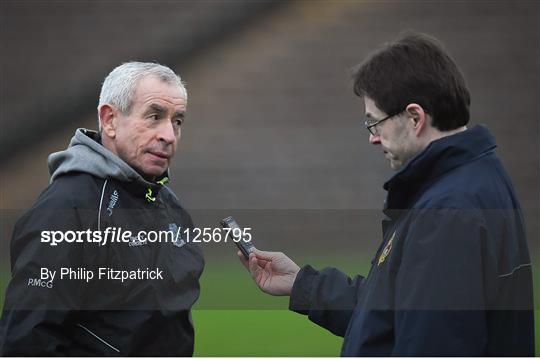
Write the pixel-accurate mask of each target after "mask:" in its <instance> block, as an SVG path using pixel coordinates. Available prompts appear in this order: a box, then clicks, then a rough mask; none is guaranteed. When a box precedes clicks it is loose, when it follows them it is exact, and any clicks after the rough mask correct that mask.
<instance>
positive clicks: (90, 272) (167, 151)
mask: <svg viewBox="0 0 540 359" xmlns="http://www.w3.org/2000/svg"><path fill="white" fill-rule="evenodd" d="M186 105H187V92H186V89H185V87H184V85H183V83H182V81H181V79H180V77H178V76H177V75H176V74H175V73H174V72H173V71H172V70H171V69H169V68H168V67H165V66H162V65H159V64H155V63H141V62H129V63H125V64H123V65H121V66H118V67H117V68H115V69H114V70H113V71H112V72H111V73H110V74H109V75H108V76H107V77H106V78H105V81H104V82H103V86H102V89H101V94H100V99H99V106H98V117H99V132H95V131H90V130H87V129H78V130H77V131H76V133H75V136H74V137H73V138H72V139H71V142H70V144H69V147H68V148H67V149H66V150H65V151H61V152H57V153H53V154H51V155H50V156H49V170H50V174H51V183H50V185H49V186H48V187H47V188H46V189H45V190H44V191H43V192H42V193H41V195H40V196H39V198H38V199H37V201H36V203H35V204H34V205H33V206H32V208H31V209H30V210H29V211H28V212H26V213H25V214H24V215H23V216H22V217H21V218H20V219H19V221H18V222H17V224H16V225H15V228H14V231H13V237H12V242H11V270H12V279H11V281H10V283H9V286H8V288H7V291H6V300H5V305H4V311H3V315H2V320H1V328H0V329H1V330H0V335H1V337H0V338H1V341H0V354H2V355H8V356H10V355H29V356H37V355H64V356H98V355H105V356H113V355H121V356H128V355H137V356H142V355H152V356H190V355H192V354H193V342H194V330H193V325H192V322H191V314H190V309H191V307H192V305H193V304H194V302H195V301H196V299H197V298H198V296H199V277H200V275H201V273H202V270H203V266H204V261H203V257H202V253H201V251H200V249H199V248H198V247H197V246H196V245H195V244H193V243H187V242H186V241H185V240H184V239H183V238H182V236H174V237H173V238H170V240H165V241H159V242H156V241H151V240H150V239H151V237H150V235H149V233H157V232H166V231H169V232H171V233H173V232H176V233H182V232H181V231H178V229H179V228H183V229H189V228H192V227H193V222H192V220H191V217H190V216H189V214H188V213H187V212H186V211H185V210H184V209H183V207H182V206H181V204H180V202H179V200H178V198H177V197H176V195H175V194H174V193H173V192H172V191H171V189H170V188H169V187H168V186H167V185H166V184H167V182H168V180H169V179H168V168H169V166H170V162H171V159H172V157H173V155H174V154H175V152H176V146H177V144H178V142H179V140H180V135H181V130H182V123H183V121H184V118H185V113H186Z"/></svg>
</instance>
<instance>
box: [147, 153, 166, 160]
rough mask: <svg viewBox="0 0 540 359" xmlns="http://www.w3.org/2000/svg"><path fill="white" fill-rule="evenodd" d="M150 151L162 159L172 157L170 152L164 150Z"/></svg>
mask: <svg viewBox="0 0 540 359" xmlns="http://www.w3.org/2000/svg"><path fill="white" fill-rule="evenodd" d="M148 153H149V154H151V155H152V156H154V157H157V158H159V159H162V160H168V159H169V158H170V157H171V155H170V154H169V153H167V152H162V151H148Z"/></svg>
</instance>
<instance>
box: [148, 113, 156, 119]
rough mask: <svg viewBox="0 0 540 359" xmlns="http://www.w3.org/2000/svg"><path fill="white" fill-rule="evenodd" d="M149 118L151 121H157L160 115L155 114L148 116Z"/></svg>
mask: <svg viewBox="0 0 540 359" xmlns="http://www.w3.org/2000/svg"><path fill="white" fill-rule="evenodd" d="M148 118H149V119H151V120H157V119H158V115H156V114H153V115H150V116H148Z"/></svg>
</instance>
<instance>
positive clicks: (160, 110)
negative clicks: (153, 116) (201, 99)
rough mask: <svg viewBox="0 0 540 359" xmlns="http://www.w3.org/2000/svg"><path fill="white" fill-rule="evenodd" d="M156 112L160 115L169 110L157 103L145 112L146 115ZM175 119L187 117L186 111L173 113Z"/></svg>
mask: <svg viewBox="0 0 540 359" xmlns="http://www.w3.org/2000/svg"><path fill="white" fill-rule="evenodd" d="M153 112H156V113H158V114H160V115H162V114H164V113H166V112H167V109H166V108H165V107H163V106H161V105H158V104H157V103H152V104H150V105H149V106H148V109H147V110H146V111H145V112H144V114H145V115H148V114H150V113H153ZM172 117H173V118H177V117H180V118H184V117H185V111H176V112H174V113H173V116H172Z"/></svg>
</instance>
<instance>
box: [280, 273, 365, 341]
mask: <svg viewBox="0 0 540 359" xmlns="http://www.w3.org/2000/svg"><path fill="white" fill-rule="evenodd" d="M363 282H364V278H363V277H361V276H356V277H355V278H354V279H351V278H349V277H348V276H347V275H345V274H344V273H342V272H340V271H339V270H337V269H335V268H325V269H323V270H321V271H316V270H315V269H313V268H312V267H311V266H309V265H308V266H305V267H304V268H302V269H301V270H300V272H299V273H298V275H297V277H296V280H295V282H294V285H293V289H292V292H291V298H290V301H289V309H290V310H293V311H295V312H297V313H300V314H304V315H308V317H309V319H310V320H311V321H312V322H314V323H316V324H318V325H320V326H321V327H323V328H326V329H328V330H329V331H331V332H332V333H334V334H336V335H339V336H341V337H343V336H344V335H345V331H346V330H347V326H348V324H349V320H350V318H351V315H352V312H353V310H354V307H355V306H356V300H357V296H358V293H359V291H360V290H361V288H362V285H363Z"/></svg>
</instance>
